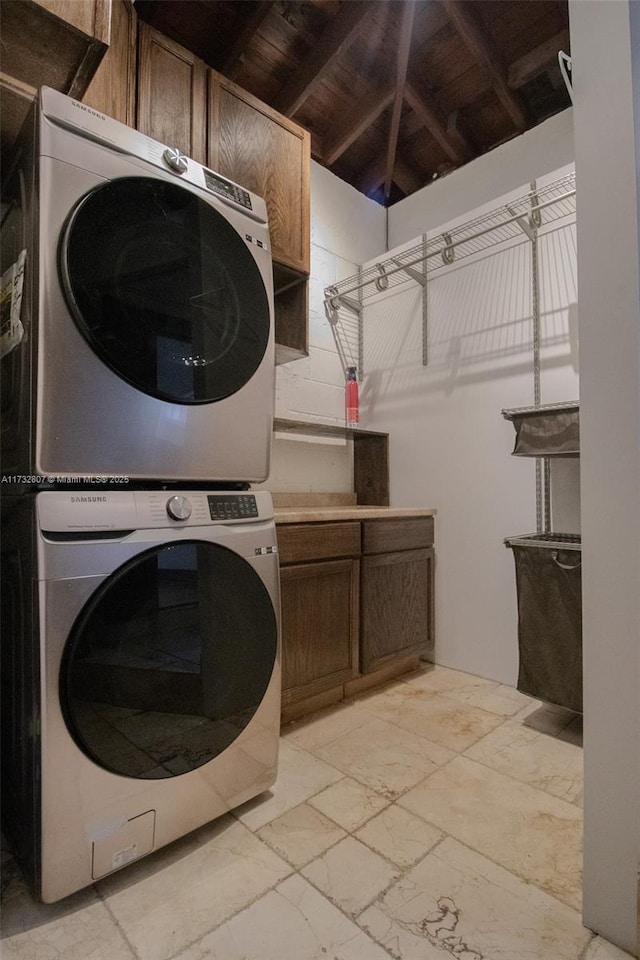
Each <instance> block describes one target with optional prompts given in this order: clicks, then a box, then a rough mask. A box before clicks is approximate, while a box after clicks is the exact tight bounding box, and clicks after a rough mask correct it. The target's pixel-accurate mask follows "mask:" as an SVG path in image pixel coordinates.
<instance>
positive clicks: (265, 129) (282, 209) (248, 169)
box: [209, 71, 311, 273]
mask: <svg viewBox="0 0 640 960" xmlns="http://www.w3.org/2000/svg"><path fill="white" fill-rule="evenodd" d="M310 145H311V138H310V135H309V133H308V132H307V131H306V130H303V129H302V127H299V126H298V125H297V124H295V123H293V122H292V121H291V120H288V119H287V118H286V117H283V116H281V115H280V114H279V113H277V112H276V111H275V110H273V109H272V108H271V107H268V106H267V105H266V104H264V103H262V102H261V101H260V100H258V99H256V97H253V96H251V94H249V93H247V92H246V91H245V90H242V88H241V87H238V86H237V85H236V84H235V83H233V82H232V81H231V80H227V78H226V77H223V76H222V75H221V74H219V73H215V71H211V78H210V96H209V164H210V166H212V167H213V168H214V169H215V170H217V171H218V172H219V173H221V174H222V175H223V176H224V177H229V179H231V180H235V181H236V182H237V183H239V184H241V185H242V186H243V187H246V188H247V189H248V190H252V191H253V192H254V193H257V194H258V195H259V196H261V197H264V199H265V200H266V203H267V210H268V212H269V231H270V235H271V253H272V256H273V259H274V260H275V261H277V262H278V263H280V264H284V265H285V266H288V267H292V268H293V269H294V270H299V271H302V272H304V273H308V272H309V242H310V240H309V170H310V151H311V146H310Z"/></svg>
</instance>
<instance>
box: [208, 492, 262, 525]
mask: <svg viewBox="0 0 640 960" xmlns="http://www.w3.org/2000/svg"><path fill="white" fill-rule="evenodd" d="M207 501H208V503H209V514H210V516H211V519H212V520H248V519H250V518H251V517H257V516H258V504H257V503H256V498H255V495H254V494H251V493H247V494H238V495H237V496H229V495H227V494H222V495H217V494H209V495H208V496H207Z"/></svg>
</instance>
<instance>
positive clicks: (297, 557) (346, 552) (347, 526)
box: [277, 522, 360, 564]
mask: <svg viewBox="0 0 640 960" xmlns="http://www.w3.org/2000/svg"><path fill="white" fill-rule="evenodd" d="M277 532H278V552H279V554H280V563H283V564H284V563H299V562H301V561H303V560H325V559H330V558H331V557H353V556H357V555H358V554H359V553H360V524H359V523H358V522H353V523H351V522H349V523H286V524H283V525H282V526H278V528H277Z"/></svg>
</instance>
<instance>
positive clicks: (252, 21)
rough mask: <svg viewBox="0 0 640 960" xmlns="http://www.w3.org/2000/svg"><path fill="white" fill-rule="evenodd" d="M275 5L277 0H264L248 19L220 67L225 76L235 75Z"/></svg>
mask: <svg viewBox="0 0 640 960" xmlns="http://www.w3.org/2000/svg"><path fill="white" fill-rule="evenodd" d="M274 6H275V0H262V2H261V3H259V4H258V5H257V7H256V9H255V10H254V11H253V13H252V14H251V15H250V16H249V18H248V19H247V22H246V23H245V25H244V27H243V28H242V30H241V31H240V32H239V33H238V36H237V37H236V39H235V40H234V42H233V46H232V47H231V50H230V51H229V52H228V54H227V55H226V57H225V60H224V63H223V64H222V66H221V67H220V72H221V73H223V74H224V75H225V77H233V72H234V70H235V68H236V67H237V66H238V64H239V62H240V58H241V57H242V54H243V53H244V52H245V50H246V49H247V47H248V46H249V44H250V43H251V41H252V40H253V38H254V37H255V35H256V33H257V32H258V30H259V29H260V27H261V26H262V24H263V23H264V21H265V20H266V18H267V16H268V15H269V13H270V11H271V8H272V7H274Z"/></svg>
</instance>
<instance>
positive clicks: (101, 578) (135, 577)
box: [2, 490, 281, 902]
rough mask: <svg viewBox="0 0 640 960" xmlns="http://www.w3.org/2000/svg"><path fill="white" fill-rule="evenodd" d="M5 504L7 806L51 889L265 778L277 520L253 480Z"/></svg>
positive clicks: (272, 756)
mask: <svg viewBox="0 0 640 960" xmlns="http://www.w3.org/2000/svg"><path fill="white" fill-rule="evenodd" d="M3 507H4V510H5V513H6V516H5V518H4V536H3V541H2V573H3V641H2V661H3V663H2V666H3V671H2V682H3V696H2V713H3V716H2V737H3V784H2V787H3V789H2V802H3V819H4V824H5V828H6V829H7V832H8V834H9V836H10V837H13V839H14V845H15V849H16V855H17V856H18V858H19V859H21V860H22V863H23V865H24V867H25V868H26V872H27V874H28V875H29V876H30V877H31V879H32V881H33V887H34V890H35V893H36V896H38V897H40V898H41V899H42V900H44V901H46V902H52V901H55V900H58V899H60V898H61V897H64V896H66V895H67V894H70V893H72V892H73V891H75V890H78V889H80V888H81V887H84V886H86V885H88V884H91V883H92V882H93V881H95V880H98V879H99V878H101V877H104V876H106V875H107V874H109V873H111V872H113V871H114V870H118V869H120V868H121V867H124V866H126V865H127V864H128V863H130V862H132V861H134V860H136V859H138V858H140V857H142V856H144V855H145V854H147V853H149V852H151V851H152V850H156V849H158V848H159V847H161V846H163V845H164V844H166V843H169V842H170V841H172V840H174V839H176V838H177V837H181V836H183V835H184V834H186V833H188V832H189V831H191V830H193V829H194V828H196V827H198V826H200V825H202V824H204V823H206V822H208V821H210V820H212V819H214V818H215V817H218V816H219V815H221V814H222V813H224V812H225V811H228V810H230V809H232V808H234V807H236V806H238V805H239V804H241V803H243V802H244V801H245V800H248V799H249V798H251V797H254V796H256V795H257V794H259V793H261V792H262V791H264V790H266V789H267V788H268V787H269V786H270V785H271V784H272V783H273V781H274V779H275V776H276V765H277V757H278V740H279V722H280V676H281V670H280V655H279V583H278V557H277V550H276V535H275V525H274V520H273V510H272V506H271V498H270V496H269V494H268V493H264V492H262V491H261V492H256V493H235V492H232V493H225V492H220V491H215V492H209V491H206V490H198V491H193V490H192V491H178V492H175V491H172V492H170V493H166V492H162V491H136V492H133V491H131V492H121V491H117V492H112V491H107V492H99V491H93V490H92V491H87V490H80V491H77V492H62V491H53V492H43V493H38V494H37V495H36V496H33V497H16V498H15V503H14V504H11V503H9V502H8V501H7V500H5V501H4V502H3Z"/></svg>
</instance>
